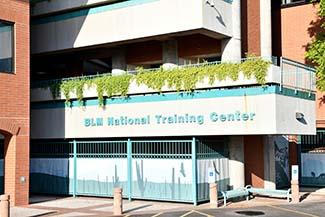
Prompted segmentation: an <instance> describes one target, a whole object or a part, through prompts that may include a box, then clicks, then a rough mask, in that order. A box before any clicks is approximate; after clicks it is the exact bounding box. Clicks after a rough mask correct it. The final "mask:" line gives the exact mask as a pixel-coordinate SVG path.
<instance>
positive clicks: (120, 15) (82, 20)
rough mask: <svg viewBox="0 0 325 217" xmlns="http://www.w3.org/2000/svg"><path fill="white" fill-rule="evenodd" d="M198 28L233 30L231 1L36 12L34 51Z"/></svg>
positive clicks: (218, 33) (143, 0)
mask: <svg viewBox="0 0 325 217" xmlns="http://www.w3.org/2000/svg"><path fill="white" fill-rule="evenodd" d="M167 15H168V16H167ZM216 17H219V18H218V19H216ZM175 20H177V22H175ZM220 20H221V21H220ZM199 29H206V30H210V31H211V33H212V34H213V35H214V36H215V37H229V36H231V4H229V3H227V2H225V1H216V2H215V8H212V7H210V6H209V5H207V4H206V3H205V1H197V0H132V1H123V2H118V3H115V4H112V5H105V6H98V7H95V8H91V9H84V10H81V11H76V12H69V13H67V14H61V15H53V16H51V17H44V18H37V19H35V20H33V25H32V28H31V32H32V53H42V52H50V51H56V50H63V49H71V48H79V47H85V46H91V45H100V44H107V43H113V42H123V41H128V40H133V39H141V38H144V37H151V36H159V35H165V34H171V33H179V32H183V31H192V30H199Z"/></svg>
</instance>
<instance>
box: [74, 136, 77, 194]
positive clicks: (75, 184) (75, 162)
mask: <svg viewBox="0 0 325 217" xmlns="http://www.w3.org/2000/svg"><path fill="white" fill-rule="evenodd" d="M76 196H77V142H76V140H73V197H76Z"/></svg>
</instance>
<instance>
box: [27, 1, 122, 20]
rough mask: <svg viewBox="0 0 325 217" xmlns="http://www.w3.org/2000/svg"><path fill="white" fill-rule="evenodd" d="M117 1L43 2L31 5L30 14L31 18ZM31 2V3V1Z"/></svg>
mask: <svg viewBox="0 0 325 217" xmlns="http://www.w3.org/2000/svg"><path fill="white" fill-rule="evenodd" d="M117 1H119V0H69V1H67V0H43V1H39V2H37V3H35V4H32V10H31V14H32V15H33V16H36V15H44V14H47V13H53V12H57V11H63V10H67V9H70V10H71V9H75V8H80V7H84V6H91V5H94V4H102V3H114V2H117ZM31 2H33V1H31Z"/></svg>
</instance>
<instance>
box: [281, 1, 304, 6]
mask: <svg viewBox="0 0 325 217" xmlns="http://www.w3.org/2000/svg"><path fill="white" fill-rule="evenodd" d="M305 2H310V0H282V5H287V4H295V3H305Z"/></svg>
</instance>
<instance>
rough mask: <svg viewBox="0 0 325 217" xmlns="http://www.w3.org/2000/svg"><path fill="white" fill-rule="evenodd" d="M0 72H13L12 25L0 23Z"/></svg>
mask: <svg viewBox="0 0 325 217" xmlns="http://www.w3.org/2000/svg"><path fill="white" fill-rule="evenodd" d="M0 72H9V73H12V72H14V25H13V24H12V23H8V22H3V21H0Z"/></svg>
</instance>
